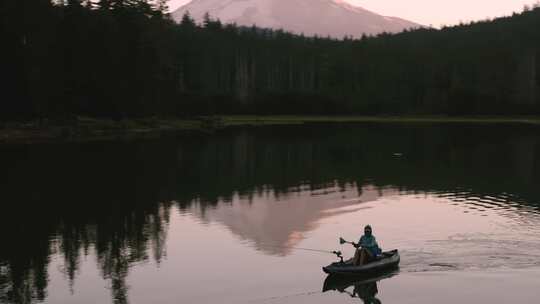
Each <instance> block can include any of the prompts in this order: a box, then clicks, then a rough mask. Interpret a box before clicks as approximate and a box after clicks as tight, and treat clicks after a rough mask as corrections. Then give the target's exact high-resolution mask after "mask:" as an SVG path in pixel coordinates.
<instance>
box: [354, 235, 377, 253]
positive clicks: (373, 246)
mask: <svg viewBox="0 0 540 304" xmlns="http://www.w3.org/2000/svg"><path fill="white" fill-rule="evenodd" d="M358 244H359V245H360V247H362V248H366V249H367V250H369V252H371V254H373V256H377V255H379V254H381V252H382V250H381V248H379V244H377V240H376V239H375V237H374V236H373V235H370V236H367V235H362V237H361V238H360V240H359V241H358Z"/></svg>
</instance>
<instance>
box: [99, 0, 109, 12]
mask: <svg viewBox="0 0 540 304" xmlns="http://www.w3.org/2000/svg"><path fill="white" fill-rule="evenodd" d="M97 6H98V8H99V9H101V10H109V9H111V0H99V2H98V5H97Z"/></svg>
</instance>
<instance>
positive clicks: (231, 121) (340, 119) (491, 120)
mask: <svg viewBox="0 0 540 304" xmlns="http://www.w3.org/2000/svg"><path fill="white" fill-rule="evenodd" d="M222 119H223V122H224V124H225V125H226V126H233V125H278V124H305V123H473V124H529V125H540V117H529V116H527V117H501V116H471V117H449V116H223V117H222Z"/></svg>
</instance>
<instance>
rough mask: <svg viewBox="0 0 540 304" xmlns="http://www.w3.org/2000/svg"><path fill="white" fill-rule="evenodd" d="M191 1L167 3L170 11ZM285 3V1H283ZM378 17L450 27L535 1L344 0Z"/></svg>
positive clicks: (516, 9) (495, 15)
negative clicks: (378, 15)
mask: <svg viewBox="0 0 540 304" xmlns="http://www.w3.org/2000/svg"><path fill="white" fill-rule="evenodd" d="M190 1H191V0H170V2H169V6H170V7H171V9H173V10H174V9H176V8H177V7H179V6H181V5H183V4H185V3H188V2H190ZM283 1H287V0H283ZM345 1H347V2H349V3H351V4H354V5H358V6H361V7H363V8H365V9H368V10H371V11H374V12H376V13H378V14H381V15H386V16H394V17H401V18H404V19H408V20H411V21H415V22H418V23H421V24H423V25H433V26H440V25H452V24H457V23H459V22H460V21H471V20H481V19H485V18H487V17H490V18H491V17H498V16H505V15H510V14H512V12H520V11H522V9H523V6H524V5H526V4H529V5H530V4H532V3H534V2H535V0H407V1H405V0H345Z"/></svg>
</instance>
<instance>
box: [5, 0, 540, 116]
mask: <svg viewBox="0 0 540 304" xmlns="http://www.w3.org/2000/svg"><path fill="white" fill-rule="evenodd" d="M166 10H167V9H166V1H165V0H158V1H148V0H99V1H81V0H67V1H56V2H54V3H52V2H51V1H50V0H33V1H19V0H4V1H2V3H1V4H0V14H1V17H2V18H1V20H2V23H3V24H2V26H1V29H0V31H2V37H3V39H4V41H5V42H7V43H5V44H4V46H5V47H3V48H2V50H1V51H0V52H2V53H1V65H2V69H1V72H0V73H1V77H2V79H1V86H2V91H3V93H2V95H3V96H2V103H1V105H0V118H2V119H4V120H9V119H28V118H48V117H68V118H69V117H73V116H74V115H87V116H96V117H112V118H116V119H122V118H126V117H141V116H156V115H157V116H174V117H182V116H190V115H200V114H242V113H246V114H247V113H249V114H369V115H372V114H449V115H468V114H540V77H539V76H538V75H539V74H540V60H538V58H539V55H540V30H539V29H540V9H529V10H526V11H524V12H523V13H521V14H514V15H513V16H511V17H505V18H499V19H495V20H492V21H483V22H477V23H471V24H467V25H459V26H455V27H447V28H443V29H441V30H436V29H429V28H424V29H417V30H414V31H406V32H403V33H400V34H395V35H390V34H381V35H379V36H377V37H363V38H362V39H359V40H352V39H348V38H345V39H343V40H336V39H330V38H321V37H304V36H301V35H293V34H290V33H286V32H283V31H279V30H277V31H273V30H268V29H260V28H255V27H253V28H245V27H237V26H234V25H224V24H221V23H220V22H219V21H216V20H212V19H211V18H210V17H208V18H206V20H205V21H204V22H203V24H196V23H195V22H194V21H193V20H192V19H191V18H190V17H189V16H188V15H187V16H184V18H183V20H182V22H180V23H179V24H177V23H175V22H173V21H172V20H170V19H169V17H168V16H167V14H166V13H165V12H166Z"/></svg>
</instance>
